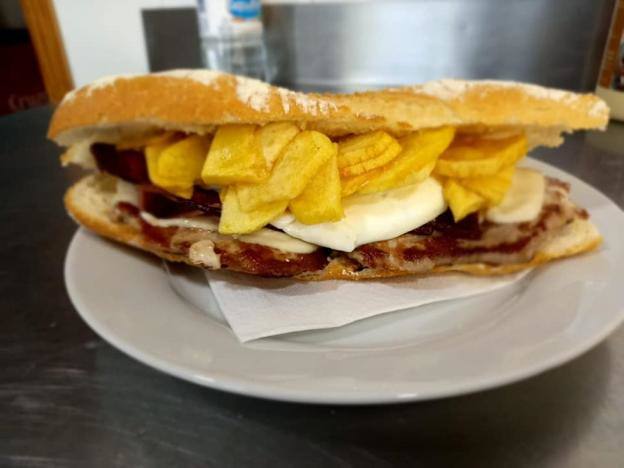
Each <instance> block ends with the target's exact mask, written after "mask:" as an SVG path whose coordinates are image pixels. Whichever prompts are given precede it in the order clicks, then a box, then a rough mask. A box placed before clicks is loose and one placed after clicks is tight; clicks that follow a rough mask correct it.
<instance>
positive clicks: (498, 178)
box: [458, 166, 516, 206]
mask: <svg viewBox="0 0 624 468" xmlns="http://www.w3.org/2000/svg"><path fill="white" fill-rule="evenodd" d="M515 169H516V167H515V166H509V167H506V168H504V169H503V170H502V171H500V172H499V173H498V174H496V175H493V176H487V177H470V178H467V179H459V180H458V182H459V183H460V184H461V185H462V186H463V187H465V188H467V189H468V190H471V191H473V192H475V193H477V194H479V195H481V196H482V197H483V198H485V199H486V200H487V203H488V205H490V206H495V205H498V204H499V203H500V202H501V201H503V198H504V197H505V194H506V193H507V191H508V190H509V187H511V179H512V177H513V174H514V171H515Z"/></svg>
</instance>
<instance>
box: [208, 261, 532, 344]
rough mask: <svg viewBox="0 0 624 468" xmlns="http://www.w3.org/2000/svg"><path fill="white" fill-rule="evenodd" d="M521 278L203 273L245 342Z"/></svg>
mask: <svg viewBox="0 0 624 468" xmlns="http://www.w3.org/2000/svg"><path fill="white" fill-rule="evenodd" d="M527 273H528V271H524V272H520V273H516V274H512V275H506V276H500V277H478V276H468V275H463V274H447V275H438V276H430V277H423V278H418V277H406V278H395V279H386V280H380V281H364V282H351V281H322V282H311V283H303V282H295V281H292V280H287V279H269V278H259V277H255V276H249V275H240V274H235V273H229V272H220V271H215V272H206V278H207V279H208V283H209V284H210V288H211V289H212V292H213V293H214V295H215V297H216V299H217V303H218V304H219V307H220V308H221V311H222V313H223V315H224V316H225V318H226V319H227V321H228V322H229V324H230V327H232V330H233V331H234V333H235V334H236V336H237V337H238V339H239V340H240V341H242V342H245V341H250V340H254V339H257V338H262V337H266V336H272V335H280V334H282V333H289V332H295V331H302V330H315V329H319V328H333V327H340V326H342V325H346V324H348V323H351V322H355V321H356V320H362V319H364V318H368V317H372V316H375V315H379V314H384V313H386V312H393V311H397V310H402V309H407V308H410V307H416V306H420V305H424V304H430V303H432V302H439V301H445V300H450V299H459V298H463V297H468V296H474V295H477V294H483V293H486V292H490V291H494V290H496V289H500V288H503V287H505V286H508V285H510V284H512V283H514V282H516V281H518V280H520V279H521V278H522V277H523V276H525V275H526V274H527Z"/></svg>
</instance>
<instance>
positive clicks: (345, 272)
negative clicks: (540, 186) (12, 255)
mask: <svg viewBox="0 0 624 468" xmlns="http://www.w3.org/2000/svg"><path fill="white" fill-rule="evenodd" d="M113 205H114V203H113V199H112V197H111V194H108V193H106V192H105V191H103V190H101V189H100V187H99V184H98V183H97V178H96V176H94V175H91V176H87V177H85V178H83V179H82V180H80V181H79V182H77V183H76V184H74V185H73V186H72V187H70V189H69V190H68V191H67V193H66V194H65V206H66V208H67V211H68V212H69V213H70V214H71V215H72V217H73V218H74V219H75V220H76V221H77V222H78V223H80V224H81V225H83V226H85V227H86V228H88V229H90V230H92V231H94V232H95V233H97V234H99V235H101V236H104V237H107V238H109V239H112V240H114V241H117V242H121V243H123V244H126V245H129V246H132V247H135V248H138V249H141V250H144V251H147V252H150V253H152V254H155V255H157V256H159V257H161V258H163V259H165V260H168V261H173V262H182V263H187V264H189V265H194V264H193V262H191V260H190V259H189V257H188V256H186V255H176V254H172V253H170V252H166V251H164V250H163V248H162V247H161V246H160V245H158V244H156V243H154V242H151V241H150V240H149V239H148V238H146V237H145V236H144V235H143V233H142V232H141V229H140V227H139V226H138V225H137V224H135V223H132V222H127V221H122V220H116V219H115V217H114V216H113V212H114V211H113V210H114V206H113ZM601 240H602V239H601V237H600V234H599V233H598V231H597V229H596V227H595V226H594V225H593V224H592V223H591V222H589V221H588V220H586V219H580V218H579V219H576V220H574V221H573V222H572V223H570V224H568V225H567V226H565V227H564V228H563V229H562V230H561V232H559V233H558V234H557V236H555V237H553V238H552V239H550V240H549V241H548V242H546V243H545V244H544V245H543V246H542V247H541V248H540V250H539V251H538V252H537V254H536V255H535V256H534V258H533V259H532V260H531V261H529V262H524V263H516V264H504V265H490V264H485V263H470V264H456V265H449V266H437V267H435V268H434V269H433V270H432V271H430V272H427V273H426V274H427V275H428V274H440V273H447V272H462V273H468V274H473V275H484V276H486V275H488V276H495V275H504V274H509V273H513V272H516V271H520V270H524V269H527V268H532V267H535V266H538V265H541V264H544V263H547V262H549V261H551V260H555V259H558V258H563V257H569V256H572V255H577V254H580V253H583V252H588V251H591V250H593V249H595V248H596V247H598V246H599V245H600V243H601ZM194 266H196V265H194ZM411 274H413V273H411V272H407V271H387V270H376V269H366V270H361V271H352V270H351V269H349V267H348V265H346V264H345V265H342V264H341V263H340V262H331V263H329V264H328V265H327V267H325V269H323V270H321V271H317V272H311V273H305V274H302V275H299V276H297V277H296V279H299V280H305V281H322V280H352V281H354V280H369V279H370V280H372V279H378V278H388V277H396V276H406V275H411Z"/></svg>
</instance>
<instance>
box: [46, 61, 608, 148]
mask: <svg viewBox="0 0 624 468" xmlns="http://www.w3.org/2000/svg"><path fill="white" fill-rule="evenodd" d="M608 118H609V109H608V108H607V106H606V105H605V103H604V102H603V101H602V100H601V99H600V98H598V97H596V96H594V95H591V94H584V95H583V94H575V93H571V92H567V91H561V90H555V89H548V88H543V87H540V86H535V85H528V84H521V83H513V82H504V81H459V80H442V81H434V82H429V83H426V84H424V85H416V86H412V87H404V88H396V89H387V90H383V91H373V92H368V93H358V94H350V95H348V94H347V95H330V94H324V95H321V94H304V93H297V92H294V91H290V90H287V89H283V88H278V87H274V86H271V85H269V84H266V83H263V82H261V81H257V80H253V79H250V78H243V77H235V76H232V75H227V74H223V73H219V72H215V71H210V70H173V71H168V72H163V73H155V74H151V75H138V76H118V77H110V78H104V79H101V80H98V81H96V82H94V83H92V84H90V85H87V86H84V87H82V88H80V89H78V90H76V91H73V92H71V93H69V94H68V95H67V96H66V97H65V98H64V99H63V101H62V102H61V104H60V106H59V107H58V109H57V111H56V112H55V114H54V117H53V119H52V122H51V124H50V129H49V132H48V136H49V137H50V138H51V139H53V140H55V141H56V142H57V143H59V144H60V145H62V146H69V145H72V144H75V143H78V142H80V141H81V140H83V139H93V140H98V141H110V142H115V141H118V140H120V139H122V138H126V137H129V136H133V135H135V134H137V133H143V132H149V131H153V130H162V129H167V130H182V131H188V132H197V133H206V132H209V131H212V129H213V128H214V126H215V125H221V124H225V123H253V124H260V125H262V124H266V123H268V122H275V121H293V122H298V123H302V124H305V125H306V126H307V127H308V128H312V129H316V130H319V131H321V132H324V133H326V134H329V135H333V136H339V135H345V134H350V133H362V132H368V131H371V130H378V129H381V130H386V131H389V132H391V133H394V134H401V133H405V132H409V131H414V130H418V129H424V128H433V127H440V126H444V125H451V126H455V127H458V128H460V129H461V128H464V129H465V130H466V131H483V130H484V129H486V130H488V131H492V130H497V129H499V130H502V131H508V130H521V131H524V132H526V134H527V136H528V137H529V142H530V145H529V146H530V147H534V146H537V145H548V146H555V145H557V144H559V143H560V142H561V139H560V134H561V133H562V132H569V131H573V130H578V129H590V128H594V129H603V128H604V127H605V126H606V124H607V122H608Z"/></svg>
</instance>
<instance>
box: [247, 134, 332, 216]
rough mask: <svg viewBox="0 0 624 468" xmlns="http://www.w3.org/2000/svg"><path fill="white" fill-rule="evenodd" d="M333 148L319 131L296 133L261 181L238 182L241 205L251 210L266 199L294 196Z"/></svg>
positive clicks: (288, 198) (266, 201)
mask: <svg viewBox="0 0 624 468" xmlns="http://www.w3.org/2000/svg"><path fill="white" fill-rule="evenodd" d="M336 151H337V148H336V145H335V144H334V143H332V142H331V140H330V139H329V138H327V137H326V136H325V135H323V134H322V133H319V132H315V131H303V132H301V133H299V134H298V135H297V136H296V137H295V138H293V140H292V141H291V142H290V143H289V144H288V145H287V146H286V148H285V149H284V151H283V152H282V154H281V155H280V156H279V157H278V158H277V161H275V165H274V166H273V169H272V171H271V175H270V176H269V178H268V179H267V180H266V181H265V182H262V183H259V184H240V185H239V186H238V199H239V203H240V206H241V209H242V210H243V211H253V210H255V209H256V208H258V207H260V206H263V205H267V204H269V203H273V202H276V201H280V200H285V201H286V202H288V201H289V200H292V199H293V198H296V197H298V196H299V195H300V194H301V192H303V190H304V189H305V187H306V185H308V182H309V181H310V180H311V179H312V177H314V175H315V174H316V173H317V172H318V170H319V169H320V168H321V166H323V165H324V164H326V163H327V161H329V159H330V158H331V157H332V156H334V155H335V154H336Z"/></svg>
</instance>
